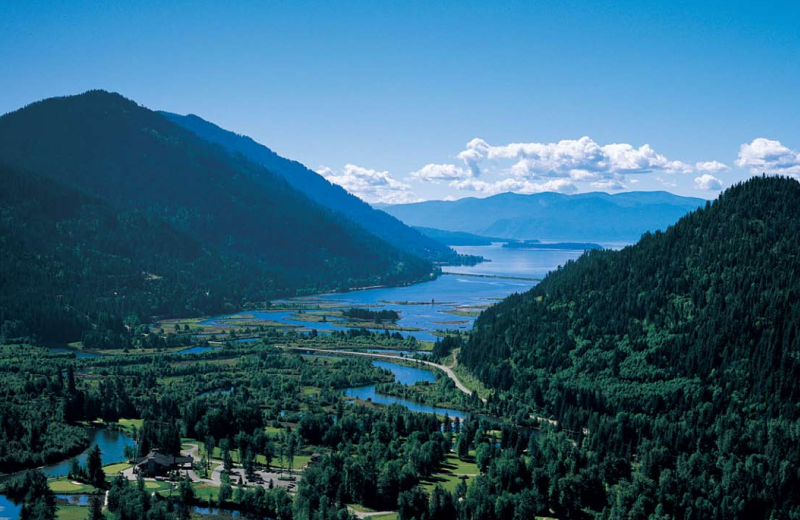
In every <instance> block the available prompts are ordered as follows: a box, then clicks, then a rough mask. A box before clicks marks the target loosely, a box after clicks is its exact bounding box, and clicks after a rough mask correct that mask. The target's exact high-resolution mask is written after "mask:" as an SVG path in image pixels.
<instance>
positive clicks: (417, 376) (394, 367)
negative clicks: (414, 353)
mask: <svg viewBox="0 0 800 520" xmlns="http://www.w3.org/2000/svg"><path fill="white" fill-rule="evenodd" d="M372 364H373V365H375V366H377V367H380V368H383V369H385V370H390V371H391V372H392V374H394V379H395V381H397V382H398V383H402V384H404V385H413V384H414V383H417V382H418V381H427V382H429V383H432V382H434V381H436V376H435V375H434V374H433V372H432V371H431V370H428V369H425V368H416V367H407V366H403V365H398V364H397V363H391V362H389V361H383V360H377V359H374V360H372ZM342 394H343V395H345V396H346V397H353V398H357V399H361V400H363V401H367V400H369V401H372V402H373V403H379V404H385V405H389V404H399V405H402V406H405V407H406V408H408V409H409V410H411V411H412V412H424V413H435V414H438V415H444V414H445V413H446V414H447V415H449V416H450V417H458V418H459V419H464V418H465V417H466V416H467V413H465V412H461V411H458V410H452V409H450V408H439V407H436V406H429V405H426V404H420V403H415V402H414V401H409V400H408V399H403V398H401V397H394V396H390V395H383V394H379V393H378V391H377V390H376V386H375V385H368V386H356V387H350V388H346V389H344V390H342Z"/></svg>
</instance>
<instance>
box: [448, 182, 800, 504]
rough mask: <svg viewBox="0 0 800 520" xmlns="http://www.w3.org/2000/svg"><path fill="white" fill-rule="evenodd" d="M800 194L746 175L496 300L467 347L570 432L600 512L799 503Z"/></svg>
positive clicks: (573, 486) (478, 366)
mask: <svg viewBox="0 0 800 520" xmlns="http://www.w3.org/2000/svg"><path fill="white" fill-rule="evenodd" d="M798 207H800V184H798V182H797V181H795V180H793V179H789V178H774V177H772V178H768V177H762V178H754V179H751V180H749V181H747V182H745V183H743V184H739V185H736V186H734V187H732V188H730V189H728V190H727V191H725V192H724V193H723V194H722V195H721V196H720V197H719V199H718V200H717V201H715V202H714V203H713V204H711V203H709V204H707V205H706V206H705V207H704V208H702V209H699V210H697V211H695V212H693V213H691V214H689V215H687V216H685V217H684V218H682V219H681V220H680V221H679V222H678V223H677V224H676V225H675V226H673V227H671V228H669V229H668V230H667V231H666V232H663V233H662V232H656V233H653V234H650V233H648V234H645V236H643V237H642V239H641V241H640V242H639V243H637V244H636V245H634V246H630V247H627V248H625V249H623V250H621V251H609V250H602V251H590V252H588V253H587V254H585V255H584V256H583V257H581V258H580V259H579V260H577V261H574V262H569V263H568V264H567V265H566V266H564V267H563V268H562V269H559V270H558V271H556V272H553V273H551V274H550V275H549V276H547V277H546V279H545V280H544V281H543V282H542V283H541V284H540V285H538V286H537V287H535V288H534V289H532V290H531V291H529V292H527V293H525V294H522V295H515V296H512V297H510V298H508V299H506V300H505V301H503V302H502V303H500V304H498V305H496V306H493V307H491V308H490V309H488V310H487V311H485V312H484V313H483V314H482V315H481V316H480V318H479V319H478V320H477V323H476V325H475V330H474V333H473V335H472V337H471V338H470V340H469V342H468V344H467V345H466V346H465V347H464V348H463V349H462V351H461V353H460V357H459V360H460V362H461V363H463V364H465V365H467V366H468V367H470V368H471V369H472V370H473V371H474V372H475V373H476V374H477V375H478V376H479V377H480V378H481V379H482V380H483V381H485V382H486V383H488V384H489V385H491V386H492V387H494V388H496V389H498V390H500V391H501V392H502V393H503V395H504V399H505V401H504V404H503V406H504V407H506V409H508V410H512V411H513V410H514V409H515V408H516V409H517V411H518V413H520V414H522V413H535V414H536V415H546V416H550V417H553V418H555V420H557V421H558V422H559V425H560V427H561V428H563V429H565V430H568V431H572V432H573V435H574V437H575V438H576V440H577V441H578V443H579V445H580V447H581V449H582V453H583V454H584V455H583V456H584V457H585V459H583V460H582V461H580V462H577V461H573V462H574V463H575V464H576V465H575V466H574V467H573V469H572V470H571V471H572V472H573V473H574V475H575V480H574V481H573V482H571V483H570V488H569V492H570V493H572V495H571V496H572V500H573V501H575V502H578V503H580V506H581V507H584V508H589V509H590V510H593V511H596V512H600V511H603V510H605V511H604V513H603V514H602V515H600V516H602V517H604V518H636V519H638V518H642V519H644V518H659V519H660V518H679V519H689V518H692V519H699V518H720V519H722V518H725V519H737V518H741V519H768V518H797V517H799V516H800V408H799V407H798V403H800V276H798V267H797V266H798V259H800V240H798V237H800V212H799V211H798ZM598 480H599V481H600V482H603V483H604V488H605V491H604V492H603V493H602V495H601V496H600V497H598V495H597V488H596V487H595V488H594V489H592V487H591V486H590V485H589V483H590V482H597V481H598ZM559 485H560V484H559ZM623 513H624V515H623Z"/></svg>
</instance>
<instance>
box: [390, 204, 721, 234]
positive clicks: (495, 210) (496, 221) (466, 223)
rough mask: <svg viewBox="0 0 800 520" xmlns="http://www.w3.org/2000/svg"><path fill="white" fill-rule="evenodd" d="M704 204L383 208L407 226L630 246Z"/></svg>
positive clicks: (462, 205) (406, 205) (456, 205)
mask: <svg viewBox="0 0 800 520" xmlns="http://www.w3.org/2000/svg"><path fill="white" fill-rule="evenodd" d="M704 202H705V201H703V200H701V199H695V198H690V197H679V196H677V195H673V194H671V193H666V192H631V193H618V194H614V195H609V194H607V193H582V194H578V195H563V194H560V193H536V194H532V195H521V194H517V193H501V194H499V195H494V196H492V197H487V198H485V199H476V198H471V197H470V198H465V199H460V200H456V201H429V202H418V203H414V204H398V205H394V206H385V207H383V209H384V211H386V212H387V213H389V214H391V215H394V216H395V217H397V218H399V219H400V220H402V221H403V222H405V223H406V224H408V225H411V226H421V227H433V228H437V229H446V230H449V231H465V232H468V233H475V234H478V235H482V236H491V237H502V238H510V239H518V240H525V239H543V240H549V241H594V242H597V241H608V242H613V241H626V242H630V241H635V240H638V239H639V237H640V236H641V235H642V233H644V232H645V231H656V230H658V229H664V228H666V227H667V226H668V225H670V224H673V223H675V222H676V221H677V220H678V219H679V218H680V217H682V216H683V215H685V214H686V213H688V212H689V211H692V210H694V209H697V208H698V207H700V206H702V205H703V204H704Z"/></svg>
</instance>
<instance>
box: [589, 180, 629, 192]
mask: <svg viewBox="0 0 800 520" xmlns="http://www.w3.org/2000/svg"><path fill="white" fill-rule="evenodd" d="M592 187H593V188H599V189H601V190H624V189H625V188H627V186H625V185H624V184H622V183H621V182H620V181H618V180H616V179H606V180H602V181H597V182H593V183H592Z"/></svg>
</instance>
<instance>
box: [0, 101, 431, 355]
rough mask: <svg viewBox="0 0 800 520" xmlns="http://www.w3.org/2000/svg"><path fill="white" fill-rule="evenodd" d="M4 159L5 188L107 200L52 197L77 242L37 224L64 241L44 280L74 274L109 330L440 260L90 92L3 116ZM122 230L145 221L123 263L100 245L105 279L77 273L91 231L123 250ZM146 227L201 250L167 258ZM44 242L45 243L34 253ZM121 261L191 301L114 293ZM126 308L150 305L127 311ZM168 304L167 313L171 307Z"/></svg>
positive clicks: (427, 268) (0, 146)
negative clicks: (108, 318)
mask: <svg viewBox="0 0 800 520" xmlns="http://www.w3.org/2000/svg"><path fill="white" fill-rule="evenodd" d="M0 162H2V163H3V164H4V165H5V168H4V178H7V179H11V178H18V177H19V176H20V175H22V176H23V177H24V174H20V173H18V172H28V173H29V174H30V175H31V176H32V178H33V176H38V177H42V178H46V179H53V180H55V181H56V182H57V184H58V186H63V187H64V188H63V189H61V188H53V189H58V190H59V192H66V191H69V190H72V191H70V193H72V192H75V193H83V194H86V195H87V196H89V197H91V198H92V200H96V201H98V202H97V203H94V202H93V203H91V204H90V203H86V204H84V202H82V201H84V199H83V198H80V197H74V196H65V195H57V194H56V195H57V197H56V198H57V199H58V200H60V201H61V204H62V205H63V206H64V207H65V208H67V209H68V210H69V211H72V212H73V213H74V212H75V211H77V214H78V217H72V218H71V220H70V219H67V220H66V221H65V222H66V223H71V224H70V225H74V226H75V236H74V237H71V236H68V235H67V236H65V235H63V234H61V232H60V229H61V228H59V226H62V227H63V226H64V225H66V224H60V223H59V222H56V223H55V224H56V225H55V227H53V226H51V225H50V224H49V223H48V222H43V223H41V225H42V228H43V229H45V230H46V231H45V233H46V234H48V236H51V238H53V240H55V241H57V242H56V245H59V244H60V245H61V247H60V249H59V248H57V249H56V250H55V251H51V253H52V254H50V256H48V257H47V258H48V259H49V260H48V261H49V262H50V264H48V265H47V266H43V267H42V271H43V272H44V271H47V270H48V269H49V268H53V269H55V267H54V266H55V265H58V264H59V263H64V264H65V265H66V266H68V268H69V271H68V272H65V276H66V277H67V278H69V279H72V280H78V281H77V282H75V283H76V284H78V285H81V284H83V285H84V286H85V287H86V289H85V291H84V292H85V293H86V295H87V297H86V298H83V299H81V301H82V302H84V304H85V305H84V307H85V308H83V309H78V311H80V312H83V313H94V314H95V318H96V317H97V315H98V313H101V312H107V313H112V314H113V315H114V319H113V320H112V321H115V322H116V323H120V322H121V321H120V320H121V319H122V318H124V317H125V316H124V315H122V314H121V313H123V312H124V313H128V312H134V311H135V312H137V313H138V314H141V315H140V316H139V318H140V319H142V320H147V319H149V316H150V315H151V314H158V313H167V314H174V315H181V316H186V315H200V314H206V313H209V312H220V311H223V310H235V309H238V308H242V306H244V305H254V304H256V305H257V304H259V302H264V301H265V300H268V299H270V298H275V297H281V296H292V295H296V294H309V293H316V292H323V291H333V290H340V289H347V288H351V287H359V286H367V285H381V284H389V285H395V284H403V283H409V282H412V281H417V280H420V279H429V277H430V275H431V273H432V266H431V264H430V263H428V262H426V261H424V260H422V259H420V258H418V257H416V256H413V255H409V254H407V253H404V252H400V251H398V250H396V249H395V248H393V247H392V246H390V245H389V244H387V243H385V242H383V241H382V240H381V239H379V238H377V237H375V236H374V235H371V234H369V233H368V232H367V231H366V230H364V229H363V228H361V227H360V226H358V225H356V224H354V223H353V222H352V221H350V220H348V219H346V218H345V217H343V216H341V215H340V214H338V213H336V212H333V211H331V210H329V209H327V208H324V207H323V206H320V205H318V204H316V203H315V202H313V201H311V200H310V199H308V198H307V197H306V196H305V195H303V194H302V193H300V192H298V191H297V190H295V189H294V188H292V187H291V186H290V185H289V184H288V183H287V182H286V181H285V180H284V179H283V178H282V177H280V176H277V175H274V174H272V173H270V172H269V171H268V170H266V169H265V168H264V167H262V166H260V165H257V164H255V163H252V162H250V161H247V160H246V159H244V158H243V157H241V156H234V155H232V154H230V153H228V152H227V151H226V150H224V149H223V148H222V147H220V146H218V145H215V144H212V143H208V142H207V141H205V140H203V139H201V138H199V137H198V136H196V135H195V134H194V133H192V132H190V131H188V130H185V129H183V128H182V127H180V126H178V125H176V124H174V123H172V122H171V121H169V120H168V119H166V118H164V117H162V116H161V115H159V114H158V113H156V112H153V111H151V110H149V109H147V108H145V107H142V106H139V105H137V104H136V103H135V102H133V101H131V100H128V99H126V98H124V97H123V96H121V95H119V94H114V93H108V92H104V91H89V92H87V93H85V94H81V95H78V96H67V97H61V98H49V99H46V100H42V101H39V102H36V103H33V104H30V105H28V106H26V107H24V108H21V109H19V110H16V111H14V112H10V113H8V114H5V115H3V116H2V117H0ZM14 172H17V173H14ZM254 176H260V177H261V179H262V180H261V182H260V183H258V182H256V181H254V180H253V177H254ZM15 182H16V184H15V186H2V187H0V189H3V190H7V191H8V190H11V189H12V188H13V189H16V190H17V191H16V192H14V193H16V194H17V195H18V196H16V197H12V196H6V197H4V201H5V211H7V212H9V213H10V214H11V215H19V214H28V213H25V211H24V208H23V205H24V204H25V197H24V196H23V195H24V193H25V191H24V189H25V188H24V186H25V184H24V179H23V180H18V181H15ZM6 184H7V183H6ZM34 184H35V185H36V186H39V187H40V188H41V189H40V188H37V189H40V193H45V191H42V190H45V188H44V187H42V185H43V183H42V182H35V183H34ZM8 194H11V191H8ZM73 199H74V200H73ZM97 204H101V205H103V206H104V207H106V209H105V210H103V214H104V215H106V216H105V217H103V218H99V217H93V218H83V217H81V215H82V214H83V213H85V212H86V211H87V210H86V208H85V207H84V206H86V205H88V206H91V207H95V206H97ZM70 205H75V206H74V207H70ZM20 212H22V213H20ZM90 213H91V211H90ZM70 214H72V213H70ZM33 217H35V215H33V216H31V218H33ZM131 219H133V220H131ZM123 221H125V222H136V223H137V224H136V225H134V226H133V227H125V226H122V227H120V229H121V230H122V231H121V233H122V234H123V235H124V236H126V238H127V239H128V241H129V242H130V243H131V245H132V247H131V248H130V250H129V251H128V252H125V251H121V252H119V251H118V253H113V251H117V250H118V249H119V246H118V245H114V246H113V248H112V250H106V249H104V248H100V249H99V250H98V251H99V253H102V254H101V255H100V256H101V257H103V258H105V259H106V260H107V261H106V260H103V259H101V258H100V257H93V260H91V261H94V262H95V264H93V265H95V266H96V270H93V271H91V272H90V273H88V274H86V276H83V275H82V274H81V273H80V268H79V266H80V264H79V263H78V262H77V261H73V260H69V259H71V258H73V257H74V255H71V253H69V252H68V251H67V249H68V248H69V247H78V248H81V250H83V249H82V248H83V247H84V246H81V244H88V243H91V241H92V238H91V237H90V236H89V235H90V234H91V233H90V230H92V229H96V230H97V233H98V234H99V235H100V236H101V237H103V239H104V240H106V242H104V243H109V241H111V242H113V240H112V237H108V236H107V235H106V234H105V233H106V231H107V229H108V226H111V225H112V224H113V223H115V222H116V223H117V224H114V225H118V224H119V225H122V224H121V223H122V222H123ZM15 222H18V224H20V225H21V224H23V223H24V222H23V221H19V220H15ZM137 226H138V229H140V232H141V235H142V237H148V236H159V235H158V234H157V233H156V230H157V229H159V228H163V229H166V230H168V233H167V234H168V235H169V236H173V237H182V238H173V239H170V240H173V241H176V242H177V244H176V245H177V246H179V249H180V246H181V245H186V246H187V247H189V246H191V244H195V245H193V246H191V247H193V248H194V251H195V253H193V254H194V256H193V257H192V258H190V259H188V260H186V259H185V260H186V261H179V260H180V259H179V258H177V257H174V256H172V254H171V253H169V247H160V246H161V245H160V244H159V245H156V246H154V247H153V248H150V249H148V248H143V247H140V246H139V245H137V241H138V240H140V239H139V238H137V231H136V229H137ZM18 227H19V226H18ZM15 229H16V228H11V230H10V231H9V233H10V235H9V237H10V238H12V239H14V237H17V235H15V234H14V233H12V231H14V230H15ZM17 238H19V237H17ZM14 240H15V241H14V242H13V244H12V245H11V246H10V248H9V249H7V250H6V253H7V255H10V257H11V258H9V260H13V262H11V265H17V266H18V267H20V268H22V267H24V266H21V264H20V263H19V262H21V259H22V258H25V257H26V255H30V254H35V253H36V249H26V248H25V244H26V242H25V241H24V240H17V239H14ZM14 244H16V245H14ZM45 246H46V244H42V243H36V247H40V248H43V247H45ZM104 247H105V246H104ZM109 247H110V246H109ZM137 251H138V253H137ZM161 251H166V252H165V253H164V255H165V256H159V255H161ZM156 253H158V254H156ZM87 254H88V253H87ZM115 254H117V255H118V256H120V258H121V259H122V260H123V263H125V262H127V263H128V264H131V265H136V264H138V262H139V261H140V260H141V261H143V262H144V263H147V262H150V263H151V264H152V263H153V262H155V264H156V266H161V268H162V269H160V270H156V271H151V272H154V274H155V275H156V276H158V277H159V278H160V279H162V280H163V281H162V282H159V283H162V284H166V285H169V287H170V290H173V291H175V292H176V293H177V292H178V290H179V289H180V291H183V292H184V293H185V296H184V300H183V302H182V301H181V299H178V298H173V299H170V298H171V297H166V296H164V297H163V298H162V297H161V296H158V294H159V293H158V292H157V291H156V292H153V293H152V294H151V295H150V296H152V298H150V299H148V297H147V294H148V293H147V290H146V288H145V287H143V286H142V285H141V284H139V283H138V281H137V282H136V283H135V284H133V282H132V285H130V287H134V288H135V289H131V290H132V291H134V290H135V291H137V293H136V296H132V295H129V294H125V293H124V292H121V291H119V290H117V291H113V290H112V289H113V287H114V285H115V283H114V282H113V281H112V280H113V278H109V276H111V274H110V273H111V272H115V271H114V269H117V271H119V270H121V271H120V272H124V273H125V276H128V275H130V274H131V272H129V271H128V270H127V269H126V268H124V267H118V268H114V269H111V268H110V267H109V266H111V265H112V264H113V265H117V264H115V263H114V262H116V260H114V259H113V257H114V255H115ZM70 255H71V256H70ZM103 255H105V256H103ZM139 256H142V259H139V258H138V257H139ZM79 257H80V256H79ZM204 259H206V260H204ZM198 262H199V263H198ZM211 266H216V268H217V269H218V271H219V272H215V271H214V270H213V269H212V268H211ZM106 268H108V269H106ZM151 268H152V266H151ZM106 271H108V272H106ZM5 276H6V280H9V281H10V282H14V281H15V280H17V278H18V277H15V276H14V272H13V271H6V273H5ZM45 285H46V283H45ZM17 288H18V289H19V291H21V292H24V291H26V290H27V286H24V284H23V285H19V286H17ZM141 291H144V293H145V294H144V295H142V294H140V292H141ZM4 294H9V291H4ZM91 298H100V299H107V301H108V306H109V307H108V309H105V311H104V310H102V309H104V307H103V305H100V306H99V307H97V306H94V304H91V303H90V300H91ZM125 298H128V300H130V299H134V300H137V301H140V302H141V304H137V305H136V306H131V305H128V304H127V303H126V300H125ZM164 298H166V300H168V301H169V302H170V304H169V305H163V301H161V300H163V299H164ZM25 301H26V302H27V303H28V304H30V305H32V306H33V307H36V306H37V304H36V303H34V302H32V301H30V300H28V299H25ZM134 307H135V308H134ZM15 308H16V307H15ZM37 308H38V307H37ZM58 308H59V306H58V305H57V304H56V303H53V302H51V301H48V302H46V305H45V302H42V307H41V313H44V314H47V313H50V312H56V310H57V309H58ZM90 309H91V310H90ZM109 309H114V310H113V312H112V311H111V310H109ZM6 311H7V307H5V306H4V307H3V312H2V316H0V322H2V321H4V320H14V319H16V318H15V317H14V316H13V315H12V314H10V313H8V312H6ZM80 312H79V313H80ZM41 313H40V314H41ZM95 318H93V319H92V320H95ZM92 320H90V321H92ZM39 321H41V320H39ZM78 321H80V322H81V323H83V325H82V326H84V327H86V326H88V325H89V322H87V321H85V320H83V319H82V318H81V319H79V320H78ZM116 327H117V325H114V326H113V327H111V328H110V329H109V330H114V329H115V328H116ZM71 339H72V340H74V339H75V338H71Z"/></svg>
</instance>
